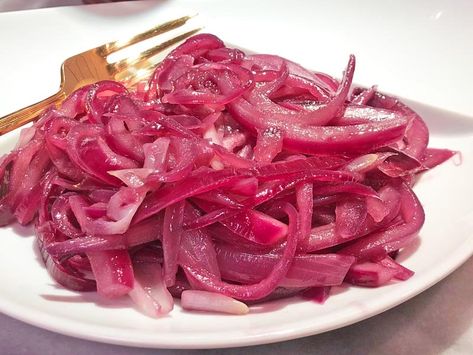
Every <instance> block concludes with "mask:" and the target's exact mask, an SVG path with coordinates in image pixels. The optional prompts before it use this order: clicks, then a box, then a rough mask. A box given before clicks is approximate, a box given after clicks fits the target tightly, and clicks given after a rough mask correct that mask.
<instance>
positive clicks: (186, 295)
mask: <svg viewBox="0 0 473 355" xmlns="http://www.w3.org/2000/svg"><path fill="white" fill-rule="evenodd" d="M181 306H182V308H184V309H187V310H190V311H206V312H219V313H228V314H238V315H241V314H247V313H248V312H249V311H250V309H249V308H248V306H247V305H246V304H244V303H243V302H240V301H237V300H235V299H233V298H231V297H228V296H225V295H222V294H219V293H215V292H208V291H199V290H185V291H183V292H182V294H181Z"/></svg>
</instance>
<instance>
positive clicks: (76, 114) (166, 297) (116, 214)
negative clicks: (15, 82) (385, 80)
mask: <svg viewBox="0 0 473 355" xmlns="http://www.w3.org/2000/svg"><path fill="white" fill-rule="evenodd" d="M354 69H355V58H354V57H353V56H351V57H350V59H349V61H348V65H347V68H346V70H345V72H344V74H343V78H342V79H341V81H337V80H335V79H333V78H332V77H330V76H328V75H326V74H322V73H317V72H312V71H309V70H307V69H304V68H303V67H301V66H300V65H298V64H295V63H293V62H291V61H289V60H286V59H283V58H281V57H278V56H274V55H246V54H245V53H243V52H242V51H240V50H238V49H234V48H228V47H226V46H225V45H224V43H223V42H222V41H221V40H220V39H218V38H217V37H215V36H213V35H209V34H202V35H197V36H194V37H192V38H190V39H189V40H187V41H186V42H185V43H184V44H182V45H181V46H179V47H178V48H177V49H175V50H174V51H173V52H172V53H171V54H170V55H168V57H167V58H166V59H165V60H164V61H163V62H162V63H160V64H159V65H158V67H157V68H156V71H155V72H154V74H153V75H152V76H151V77H150V79H149V81H148V83H146V85H139V86H138V87H137V88H136V90H133V91H131V90H128V89H127V88H126V87H125V86H124V85H122V84H120V83H118V82H112V81H103V82H98V83H96V84H93V85H89V86H85V87H83V88H81V89H79V90H77V91H76V92H74V93H73V94H72V95H70V96H69V97H68V98H67V99H66V100H65V101H64V102H63V103H62V105H61V106H60V107H59V108H55V107H51V108H49V109H48V110H47V111H46V112H45V113H44V114H43V115H42V116H41V117H40V119H39V120H38V121H37V122H36V123H35V124H34V125H33V126H32V127H29V128H25V129H23V131H22V132H21V135H20V139H19V141H18V144H17V147H16V148H15V149H14V150H13V151H12V152H11V153H9V154H7V155H5V156H3V158H2V159H1V166H0V176H1V178H2V187H1V191H2V195H1V196H2V197H1V200H0V220H1V223H2V224H3V225H5V224H8V223H10V222H12V221H14V220H16V221H18V222H19V223H21V224H28V223H31V222H34V225H35V231H36V236H37V241H38V245H39V248H40V250H41V252H42V255H43V258H44V261H45V263H46V266H47V269H48V271H49V272H50V274H51V276H52V277H53V278H54V279H55V280H56V281H57V282H58V283H60V284H61V285H63V286H64V287H66V288H68V289H71V290H78V291H92V290H97V292H98V293H99V294H100V295H102V296H104V297H108V298H112V297H120V296H126V295H129V296H130V297H131V299H132V300H133V301H134V302H135V303H136V304H137V306H138V307H139V308H140V309H141V310H142V311H143V312H145V313H147V314H149V315H155V316H156V315H160V314H165V313H167V312H169V311H170V310H171V309H172V307H173V297H172V296H177V297H181V299H182V302H181V303H182V305H183V307H184V308H189V309H199V310H211V311H222V312H228V313H245V312H247V311H248V308H247V307H246V305H245V304H244V303H242V302H240V301H243V302H244V301H251V302H255V301H261V300H268V299H274V298H277V297H282V296H289V295H294V294H304V295H306V296H309V297H312V298H314V299H317V300H319V301H323V300H324V299H325V298H326V297H327V296H328V294H329V291H330V287H331V286H336V285H341V284H342V283H343V282H346V283H350V284H354V285H359V286H380V285H383V284H386V283H388V282H390V281H392V280H405V279H407V278H409V277H410V276H411V275H412V274H413V272H412V271H410V270H408V269H406V268H405V267H403V266H401V265H400V264H398V263H397V262H396V260H395V259H396V254H397V252H398V250H399V249H401V248H403V247H405V246H406V245H407V244H408V243H410V242H412V240H413V239H414V238H416V235H417V233H418V231H419V229H420V228H421V226H422V224H423V222H424V212H423V209H422V206H421V204H420V202H419V200H418V199H417V197H416V195H415V194H414V193H413V191H412V189H411V188H412V185H413V184H414V183H415V181H416V178H417V177H418V175H419V174H420V173H422V172H424V171H426V170H428V169H430V168H432V167H434V166H436V165H438V164H440V163H442V162H443V161H445V160H446V159H448V158H450V157H451V156H452V155H453V154H454V152H452V151H449V150H441V149H432V148H427V143H428V138H429V133H428V130H427V127H426V125H425V123H424V122H423V120H422V119H421V117H419V116H418V115H417V114H416V113H415V112H414V111H412V110H411V109H409V108H408V107H407V106H405V105H404V104H403V103H401V102H400V101H398V100H397V99H395V98H392V97H389V96H386V95H383V94H381V93H379V92H377V91H376V89H375V88H374V87H373V88H369V89H361V88H355V89H351V88H350V87H351V83H352V78H353V72H354ZM237 300H239V301H237Z"/></svg>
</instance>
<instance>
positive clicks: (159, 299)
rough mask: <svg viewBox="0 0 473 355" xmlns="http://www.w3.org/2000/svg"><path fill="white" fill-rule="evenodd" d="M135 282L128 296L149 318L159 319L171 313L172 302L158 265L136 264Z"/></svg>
mask: <svg viewBox="0 0 473 355" xmlns="http://www.w3.org/2000/svg"><path fill="white" fill-rule="evenodd" d="M133 270H134V275H135V282H134V285H133V289H131V290H130V291H129V292H128V295H129V296H130V298H131V299H132V300H133V302H134V303H135V304H136V306H137V307H138V308H139V309H140V310H141V312H143V313H144V314H146V315H147V316H149V317H153V318H155V317H161V316H164V315H166V314H168V313H169V312H171V311H172V309H173V308H174V301H173V298H172V296H171V294H170V293H169V291H168V289H167V288H166V285H165V283H164V280H163V276H162V270H161V265H160V264H159V263H136V264H135V265H134V266H133Z"/></svg>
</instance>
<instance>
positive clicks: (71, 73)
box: [0, 16, 200, 135]
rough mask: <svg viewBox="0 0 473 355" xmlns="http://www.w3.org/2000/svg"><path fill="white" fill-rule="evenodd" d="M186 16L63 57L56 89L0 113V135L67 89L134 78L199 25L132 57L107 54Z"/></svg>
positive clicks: (174, 24)
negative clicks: (115, 58) (113, 58)
mask: <svg viewBox="0 0 473 355" xmlns="http://www.w3.org/2000/svg"><path fill="white" fill-rule="evenodd" d="M190 18H191V17H190V16H184V17H181V18H178V19H175V20H171V21H168V22H166V23H163V24H160V25H158V26H156V27H154V28H152V29H150V30H147V31H145V32H142V33H139V34H137V35H135V36H133V37H131V38H129V39H127V40H118V41H114V42H110V43H106V44H103V45H101V46H98V47H96V48H92V49H89V50H88V51H85V52H82V53H79V54H76V55H74V56H72V57H70V58H68V59H66V60H65V61H64V63H62V66H61V85H60V88H59V91H58V92H57V93H56V94H54V95H52V96H50V97H48V98H46V99H44V100H42V101H40V102H37V103H35V104H33V105H30V106H27V107H25V108H23V109H21V110H18V111H16V112H13V113H11V114H9V115H6V116H4V117H1V118H0V135H2V134H5V133H7V132H10V131H12V130H14V129H15V128H18V127H20V126H23V125H25V124H27V123H29V122H31V121H34V120H35V119H36V118H37V117H38V115H39V114H40V113H41V112H42V111H43V110H44V109H45V108H47V107H49V106H50V105H52V104H55V103H60V102H61V101H63V100H64V99H65V98H66V97H67V96H68V95H69V94H70V93H72V92H73V91H74V90H76V89H78V88H80V87H82V86H84V85H87V84H92V83H95V82H97V81H100V80H120V81H126V82H127V84H128V85H132V84H134V83H136V82H138V81H139V80H140V79H142V78H144V77H145V76H147V75H149V74H150V73H151V71H152V70H153V66H154V64H152V63H151V62H150V61H149V59H150V58H151V57H154V56H155V55H157V54H158V53H161V52H163V51H164V50H165V49H167V48H169V47H171V46H173V45H175V44H177V43H179V42H180V41H183V40H184V39H186V38H188V37H190V36H192V35H193V34H195V33H196V32H198V31H200V28H197V29H193V30H191V31H188V32H186V33H184V34H181V35H178V36H176V37H173V38H172V39H169V40H167V41H165V42H163V43H160V44H158V45H156V46H154V47H152V48H150V49H147V50H144V51H143V52H141V53H139V54H138V55H136V56H133V57H129V58H125V59H122V60H119V61H116V62H113V63H109V62H107V57H108V56H109V55H110V54H112V53H115V52H117V51H119V50H121V49H124V48H126V47H129V46H131V45H133V44H136V43H138V42H141V41H144V40H146V39H149V38H151V37H154V36H157V35H160V34H163V33H165V32H168V31H171V30H173V29H176V28H178V27H181V26H183V25H184V24H185V23H186V22H187V21H188V20H189V19H190Z"/></svg>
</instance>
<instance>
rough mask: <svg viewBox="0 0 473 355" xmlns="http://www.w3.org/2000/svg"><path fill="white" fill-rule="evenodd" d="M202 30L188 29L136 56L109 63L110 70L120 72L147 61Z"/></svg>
mask: <svg viewBox="0 0 473 355" xmlns="http://www.w3.org/2000/svg"><path fill="white" fill-rule="evenodd" d="M200 30H201V28H196V29H193V30H191V31H188V32H186V33H183V34H181V35H179V36H176V37H174V38H172V39H170V40H168V41H166V42H163V43H161V44H158V45H157V46H154V47H152V48H150V49H147V50H145V51H143V52H141V53H140V54H138V55H137V56H135V57H130V58H125V59H122V60H119V61H117V62H114V63H110V64H109V65H108V66H109V70H110V72H114V73H116V74H119V73H120V72H121V71H123V70H126V69H129V68H130V67H133V66H139V65H140V64H141V63H143V62H145V61H147V60H148V59H149V58H151V57H153V56H155V55H156V54H158V53H160V52H162V51H163V50H165V49H166V48H169V47H171V46H173V45H175V44H177V43H179V42H181V41H183V40H185V39H186V38H188V37H190V36H192V35H193V34H195V33H197V32H199V31H200Z"/></svg>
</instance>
